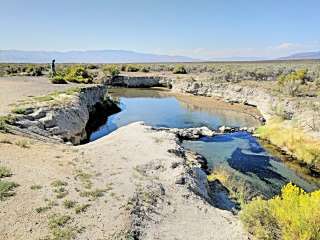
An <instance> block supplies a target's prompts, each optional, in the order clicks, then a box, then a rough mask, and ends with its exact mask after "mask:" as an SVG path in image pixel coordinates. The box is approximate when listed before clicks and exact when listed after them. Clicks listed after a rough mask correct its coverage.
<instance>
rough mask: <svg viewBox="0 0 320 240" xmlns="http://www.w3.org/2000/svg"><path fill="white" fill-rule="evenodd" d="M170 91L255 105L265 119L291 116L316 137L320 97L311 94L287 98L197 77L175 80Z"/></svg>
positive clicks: (319, 134) (260, 89)
mask: <svg viewBox="0 0 320 240" xmlns="http://www.w3.org/2000/svg"><path fill="white" fill-rule="evenodd" d="M172 91H175V92H182V93H189V94H193V95H199V96H208V97H218V98H221V99H223V100H224V101H227V102H230V103H234V102H237V103H243V104H248V105H252V106H256V107H257V108H258V110H259V111H260V112H261V114H262V115H263V117H264V118H265V119H266V120H269V119H270V118H271V117H273V116H275V115H281V116H282V117H284V118H285V119H287V120H294V121H295V122H297V124H298V126H299V127H301V128H302V129H304V130H305V131H306V132H308V133H309V134H311V135H312V136H314V137H320V132H319V129H320V115H319V110H318V111H317V110H315V108H318V109H320V100H319V99H315V98H300V99H297V98H289V97H284V96H277V95H276V94H273V93H272V92H270V91H268V90H266V89H264V88H263V87H256V88H253V87H251V86H245V85H241V84H237V83H227V82H225V83H210V82H201V81H175V82H174V83H173V84H172Z"/></svg>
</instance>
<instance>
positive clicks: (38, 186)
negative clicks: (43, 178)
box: [30, 184, 42, 190]
mask: <svg viewBox="0 0 320 240" xmlns="http://www.w3.org/2000/svg"><path fill="white" fill-rule="evenodd" d="M41 188H42V186H41V185H36V184H35V185H32V186H31V187H30V189H31V190H40V189H41Z"/></svg>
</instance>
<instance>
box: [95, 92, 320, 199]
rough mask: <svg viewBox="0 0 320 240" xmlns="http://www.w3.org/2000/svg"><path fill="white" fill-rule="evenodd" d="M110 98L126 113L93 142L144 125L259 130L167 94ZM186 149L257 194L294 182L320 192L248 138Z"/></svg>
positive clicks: (227, 113)
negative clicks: (244, 183) (245, 184)
mask: <svg viewBox="0 0 320 240" xmlns="http://www.w3.org/2000/svg"><path fill="white" fill-rule="evenodd" d="M109 94H110V95H111V96H112V97H113V98H116V99H118V101H119V102H120V106H121V109H122V111H121V112H119V113H116V114H114V115H111V116H110V117H108V119H107V122H106V123H105V124H104V125H103V126H101V127H100V128H99V129H98V130H97V131H95V132H93V133H92V134H91V136H90V141H94V140H96V139H98V138H101V137H103V136H105V135H107V134H109V133H111V132H113V131H115V130H116V129H118V128H119V127H122V126H125V125H127V124H129V123H132V122H137V121H144V122H145V123H146V124H147V125H151V126H154V127H171V128H189V127H201V126H207V127H209V128H217V127H219V126H222V125H226V126H231V127H251V126H258V125H259V123H258V121H257V120H256V119H255V118H253V117H252V116H250V115H248V114H244V113H241V112H236V111H234V110H230V109H223V108H221V107H220V106H218V103H216V102H212V103H211V102H207V103H204V104H202V105H201V104H200V105H199V104H197V105H194V104H193V103H192V101H184V99H183V98H178V97H176V96H172V95H170V94H168V93H167V92H166V91H159V90H150V89H111V90H110V91H109ZM208 101H209V99H208ZM182 145H183V146H184V147H185V148H187V149H190V150H193V151H195V152H198V153H200V154H201V155H203V156H204V157H205V158H206V159H207V160H208V165H209V167H210V168H211V169H216V168H221V169H223V170H225V171H228V172H229V173H231V174H232V175H233V176H236V177H237V178H238V179H240V180H243V181H246V182H249V183H250V185H252V186H253V187H254V188H255V190H256V191H257V192H261V193H263V194H264V195H266V196H268V197H271V196H273V195H275V194H277V193H279V191H280V189H281V187H282V186H283V185H285V184H286V183H288V182H293V183H295V184H296V185H298V186H300V187H302V188H304V189H305V190H306V191H312V190H314V189H317V188H319V187H320V183H319V179H315V178H312V177H310V176H306V175H304V174H302V173H301V172H300V171H296V169H293V168H290V167H289V166H288V165H287V164H286V163H285V161H282V160H283V159H279V158H277V157H275V156H273V155H272V154H270V151H268V149H267V148H266V147H265V146H263V145H261V144H260V143H259V141H258V140H257V139H256V138H255V137H253V136H251V135H250V134H248V133H245V132H237V133H232V134H225V135H221V136H215V137H204V138H201V139H199V140H196V141H184V142H183V143H182Z"/></svg>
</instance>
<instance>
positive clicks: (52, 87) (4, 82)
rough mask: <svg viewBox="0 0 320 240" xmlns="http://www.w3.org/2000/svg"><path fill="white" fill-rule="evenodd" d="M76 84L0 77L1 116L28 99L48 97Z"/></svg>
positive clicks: (44, 79)
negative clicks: (51, 93)
mask: <svg viewBox="0 0 320 240" xmlns="http://www.w3.org/2000/svg"><path fill="white" fill-rule="evenodd" d="M73 85H74V84H52V83H51V82H50V81H49V79H48V78H47V77H25V76H24V77H0V86H1V87H0V115H5V114H8V113H9V112H10V109H12V108H13V106H12V104H15V103H18V102H19V100H23V99H25V98H27V97H32V96H41V95H46V94H48V93H50V92H53V91H56V90H64V89H66V88H70V87H71V86H73Z"/></svg>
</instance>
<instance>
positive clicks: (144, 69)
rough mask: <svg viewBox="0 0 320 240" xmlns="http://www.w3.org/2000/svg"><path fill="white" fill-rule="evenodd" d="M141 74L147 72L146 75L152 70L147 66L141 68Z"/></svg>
mask: <svg viewBox="0 0 320 240" xmlns="http://www.w3.org/2000/svg"><path fill="white" fill-rule="evenodd" d="M140 72H145V73H147V72H150V68H149V67H147V66H142V67H141V68H140Z"/></svg>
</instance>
